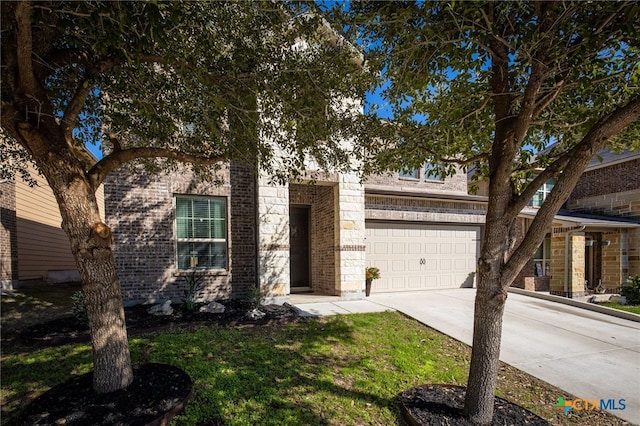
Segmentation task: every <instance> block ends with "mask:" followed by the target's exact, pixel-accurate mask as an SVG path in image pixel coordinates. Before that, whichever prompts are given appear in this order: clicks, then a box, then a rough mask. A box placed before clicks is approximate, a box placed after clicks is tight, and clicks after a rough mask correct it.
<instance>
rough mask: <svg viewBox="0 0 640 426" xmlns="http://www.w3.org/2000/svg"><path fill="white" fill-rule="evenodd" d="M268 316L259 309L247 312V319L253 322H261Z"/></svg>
mask: <svg viewBox="0 0 640 426" xmlns="http://www.w3.org/2000/svg"><path fill="white" fill-rule="evenodd" d="M265 315H266V314H265V313H264V312H262V311H260V310H258V309H252V310H250V311H249V312H247V314H246V317H247V318H249V319H252V320H259V319H262V318H264V316H265Z"/></svg>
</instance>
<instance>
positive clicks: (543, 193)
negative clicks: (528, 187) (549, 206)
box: [529, 179, 556, 207]
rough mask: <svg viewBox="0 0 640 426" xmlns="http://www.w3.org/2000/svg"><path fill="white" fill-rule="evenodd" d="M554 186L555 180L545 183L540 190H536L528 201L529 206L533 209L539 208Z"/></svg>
mask: <svg viewBox="0 0 640 426" xmlns="http://www.w3.org/2000/svg"><path fill="white" fill-rule="evenodd" d="M554 186H556V180H555V179H551V180H549V181H547V182H546V183H545V184H544V185H542V186H541V187H540V189H538V191H537V192H536V193H535V195H534V196H533V198H532V199H531V201H529V205H530V206H533V207H540V206H541V205H542V203H543V202H544V200H545V199H546V198H547V196H548V195H549V193H550V192H551V190H552V189H553V187H554Z"/></svg>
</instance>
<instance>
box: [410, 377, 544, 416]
mask: <svg viewBox="0 0 640 426" xmlns="http://www.w3.org/2000/svg"><path fill="white" fill-rule="evenodd" d="M464 397H465V388H464V387H461V386H453V385H422V386H417V387H415V388H411V389H409V390H406V391H404V392H402V394H401V395H400V402H401V405H402V406H401V408H402V414H403V416H404V417H405V420H407V422H408V423H409V425H411V426H467V425H468V426H473V423H472V422H471V421H469V420H468V419H467V418H465V417H464V415H463V414H462V409H463V407H464ZM493 413H494V414H493V422H492V423H491V425H492V426H507V425H508V426H521V425H527V426H549V425H550V424H549V423H548V422H547V421H546V420H544V419H543V418H541V417H538V416H537V415H535V414H533V413H532V412H531V411H529V410H527V409H525V408H522V407H520V406H519V405H516V404H513V403H511V402H509V401H506V400H504V399H502V398H498V397H496V398H495V403H494V406H493Z"/></svg>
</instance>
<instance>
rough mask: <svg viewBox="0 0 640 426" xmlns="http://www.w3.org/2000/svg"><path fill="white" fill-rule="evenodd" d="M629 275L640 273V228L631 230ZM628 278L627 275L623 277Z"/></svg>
mask: <svg viewBox="0 0 640 426" xmlns="http://www.w3.org/2000/svg"><path fill="white" fill-rule="evenodd" d="M628 257H629V275H630V276H636V275H640V228H634V229H630V230H629V256H628ZM623 278H625V279H626V278H627V277H623Z"/></svg>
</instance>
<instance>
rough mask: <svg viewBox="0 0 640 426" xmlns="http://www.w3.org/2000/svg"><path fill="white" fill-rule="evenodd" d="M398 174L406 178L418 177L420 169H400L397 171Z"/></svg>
mask: <svg viewBox="0 0 640 426" xmlns="http://www.w3.org/2000/svg"><path fill="white" fill-rule="evenodd" d="M398 176H399V177H401V178H408V179H420V170H418V169H411V170H400V172H398Z"/></svg>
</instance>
